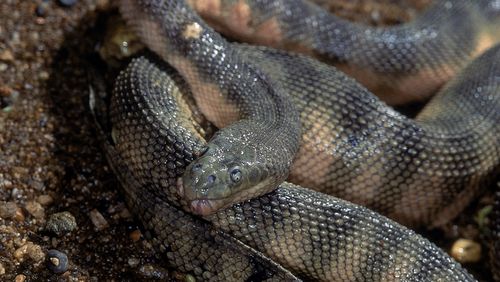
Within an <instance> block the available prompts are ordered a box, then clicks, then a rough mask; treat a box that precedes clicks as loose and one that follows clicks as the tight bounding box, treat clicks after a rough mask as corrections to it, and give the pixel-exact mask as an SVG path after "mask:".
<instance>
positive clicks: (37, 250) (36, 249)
mask: <svg viewBox="0 0 500 282" xmlns="http://www.w3.org/2000/svg"><path fill="white" fill-rule="evenodd" d="M27 245H28V249H27V250H26V254H27V255H28V256H29V257H30V259H32V260H33V261H35V262H41V261H43V260H44V259H45V253H44V252H43V250H42V247H40V246H39V245H37V244H34V243H31V242H30V243H28V244H27Z"/></svg>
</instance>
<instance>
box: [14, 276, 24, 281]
mask: <svg viewBox="0 0 500 282" xmlns="http://www.w3.org/2000/svg"><path fill="white" fill-rule="evenodd" d="M14 281H15V282H24V281H26V275H24V274H18V275H16V278H14Z"/></svg>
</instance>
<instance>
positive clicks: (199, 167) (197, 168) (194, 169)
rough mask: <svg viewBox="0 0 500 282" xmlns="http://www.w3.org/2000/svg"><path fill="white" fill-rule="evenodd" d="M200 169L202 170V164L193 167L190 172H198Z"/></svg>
mask: <svg viewBox="0 0 500 282" xmlns="http://www.w3.org/2000/svg"><path fill="white" fill-rule="evenodd" d="M201 168H202V164H195V165H193V167H192V168H191V171H193V172H195V171H199V170H200V169H201Z"/></svg>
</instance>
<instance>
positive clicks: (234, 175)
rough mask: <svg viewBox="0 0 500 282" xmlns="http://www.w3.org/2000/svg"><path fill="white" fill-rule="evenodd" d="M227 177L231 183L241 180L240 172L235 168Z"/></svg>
mask: <svg viewBox="0 0 500 282" xmlns="http://www.w3.org/2000/svg"><path fill="white" fill-rule="evenodd" d="M229 176H230V177H231V180H232V181H233V182H239V181H240V180H241V170H240V169H239V168H237V167H235V168H233V169H232V170H231V172H230V174H229Z"/></svg>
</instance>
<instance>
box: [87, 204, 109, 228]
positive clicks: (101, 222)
mask: <svg viewBox="0 0 500 282" xmlns="http://www.w3.org/2000/svg"><path fill="white" fill-rule="evenodd" d="M89 216H90V220H91V221H92V223H93V224H94V226H95V227H96V228H97V230H99V231H101V230H104V229H106V228H108V227H109V224H108V222H107V221H106V219H105V218H104V216H103V215H102V214H101V213H100V212H99V211H98V210H96V209H93V210H91V211H90V214H89Z"/></svg>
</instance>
